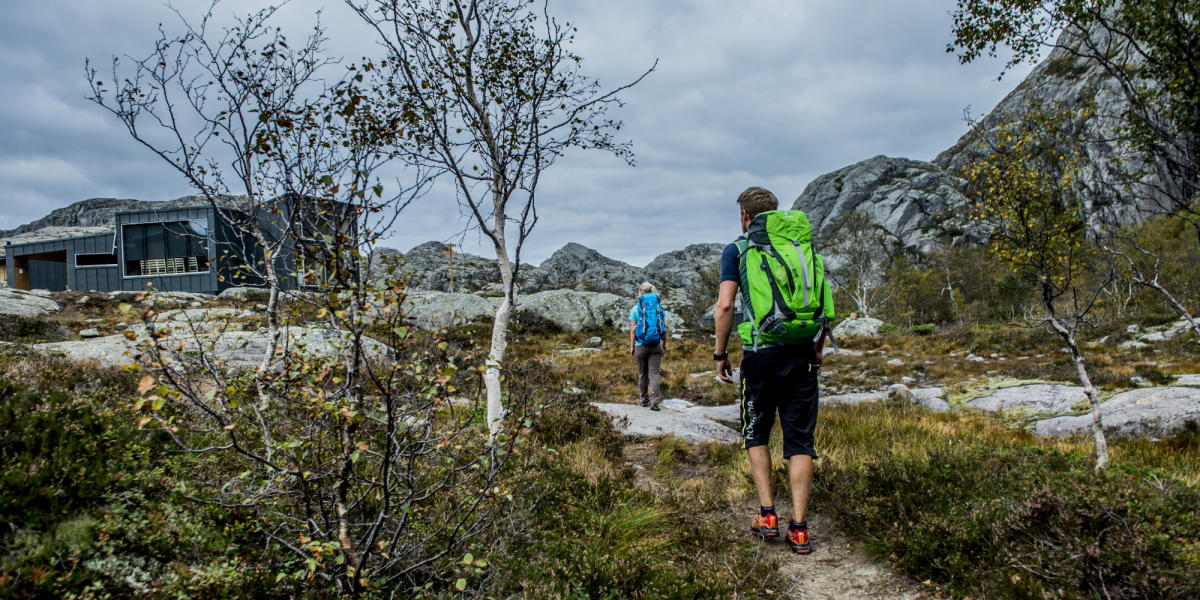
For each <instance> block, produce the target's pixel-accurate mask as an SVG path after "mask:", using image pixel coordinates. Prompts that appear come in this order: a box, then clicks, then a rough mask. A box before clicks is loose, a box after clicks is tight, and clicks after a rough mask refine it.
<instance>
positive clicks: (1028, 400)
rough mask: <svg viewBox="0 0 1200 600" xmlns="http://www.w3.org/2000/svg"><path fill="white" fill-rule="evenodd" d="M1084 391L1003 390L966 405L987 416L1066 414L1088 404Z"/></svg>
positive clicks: (1023, 387) (1048, 387)
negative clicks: (1016, 412)
mask: <svg viewBox="0 0 1200 600" xmlns="http://www.w3.org/2000/svg"><path fill="white" fill-rule="evenodd" d="M1086 402H1087V396H1086V395H1085V394H1084V393H1083V388H1081V387H1079V386H1077V385H1059V384H1046V383H1039V384H1033V385H1020V386H1014V387H1008V388H1002V389H999V390H996V391H995V392H992V393H991V394H988V395H987V396H982V397H980V398H976V399H974V400H971V401H970V402H967V406H968V407H970V408H974V409H977V410H985V411H988V412H1000V411H1006V410H1013V409H1021V410H1027V411H1033V412H1041V413H1050V414H1065V413H1070V412H1074V411H1075V410H1076V408H1075V407H1076V406H1078V405H1080V403H1086Z"/></svg>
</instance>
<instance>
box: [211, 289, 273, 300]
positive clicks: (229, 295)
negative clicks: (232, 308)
mask: <svg viewBox="0 0 1200 600" xmlns="http://www.w3.org/2000/svg"><path fill="white" fill-rule="evenodd" d="M270 295H271V293H270V291H269V290H267V289H266V288H257V287H242V286H239V287H231V288H227V289H224V290H221V293H219V294H217V298H220V299H221V300H238V301H246V300H257V301H266V300H267V298H268V297H270Z"/></svg>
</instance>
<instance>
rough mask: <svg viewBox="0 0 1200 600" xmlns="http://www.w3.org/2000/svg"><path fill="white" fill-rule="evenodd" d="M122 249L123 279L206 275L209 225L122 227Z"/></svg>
mask: <svg viewBox="0 0 1200 600" xmlns="http://www.w3.org/2000/svg"><path fill="white" fill-rule="evenodd" d="M122 247H123V248H124V260H125V276H126V277H143V276H147V275H176V274H182V273H207V272H208V267H209V261H208V221H207V220H205V219H193V220H189V221H171V222H166V223H143V224H139V225H125V226H124V228H123V231H122Z"/></svg>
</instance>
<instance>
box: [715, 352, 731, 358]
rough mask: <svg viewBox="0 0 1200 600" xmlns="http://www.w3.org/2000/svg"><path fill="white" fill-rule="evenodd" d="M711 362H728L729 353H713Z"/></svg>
mask: <svg viewBox="0 0 1200 600" xmlns="http://www.w3.org/2000/svg"><path fill="white" fill-rule="evenodd" d="M713 360H729V353H728V352H722V353H720V354H717V353H716V352H713Z"/></svg>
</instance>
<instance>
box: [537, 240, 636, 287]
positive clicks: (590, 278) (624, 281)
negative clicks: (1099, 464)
mask: <svg viewBox="0 0 1200 600" xmlns="http://www.w3.org/2000/svg"><path fill="white" fill-rule="evenodd" d="M538 269H540V270H541V271H542V272H543V273H544V274H545V280H544V282H543V285H542V289H559V288H571V289H577V290H582V291H590V292H607V293H610V294H616V295H618V296H628V297H633V296H634V295H635V294H637V290H638V286H639V285H641V283H642V282H643V281H646V280H648V279H649V278H650V276H649V275H648V274H647V273H646V270H645V269H639V268H638V267H635V266H633V265H630V264H628V263H623V262H621V261H619V260H615V259H612V258H608V257H607V256H604V255H603V254H600V253H599V252H597V251H595V250H592V249H591V248H588V247H586V246H582V245H580V244H576V243H574V242H571V243H569V244H567V245H566V246H563V247H562V248H559V249H558V250H556V251H555V252H554V254H551V255H550V258H547V259H546V260H545V262H543V263H542V264H541V265H540V266H539V267H538Z"/></svg>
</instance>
